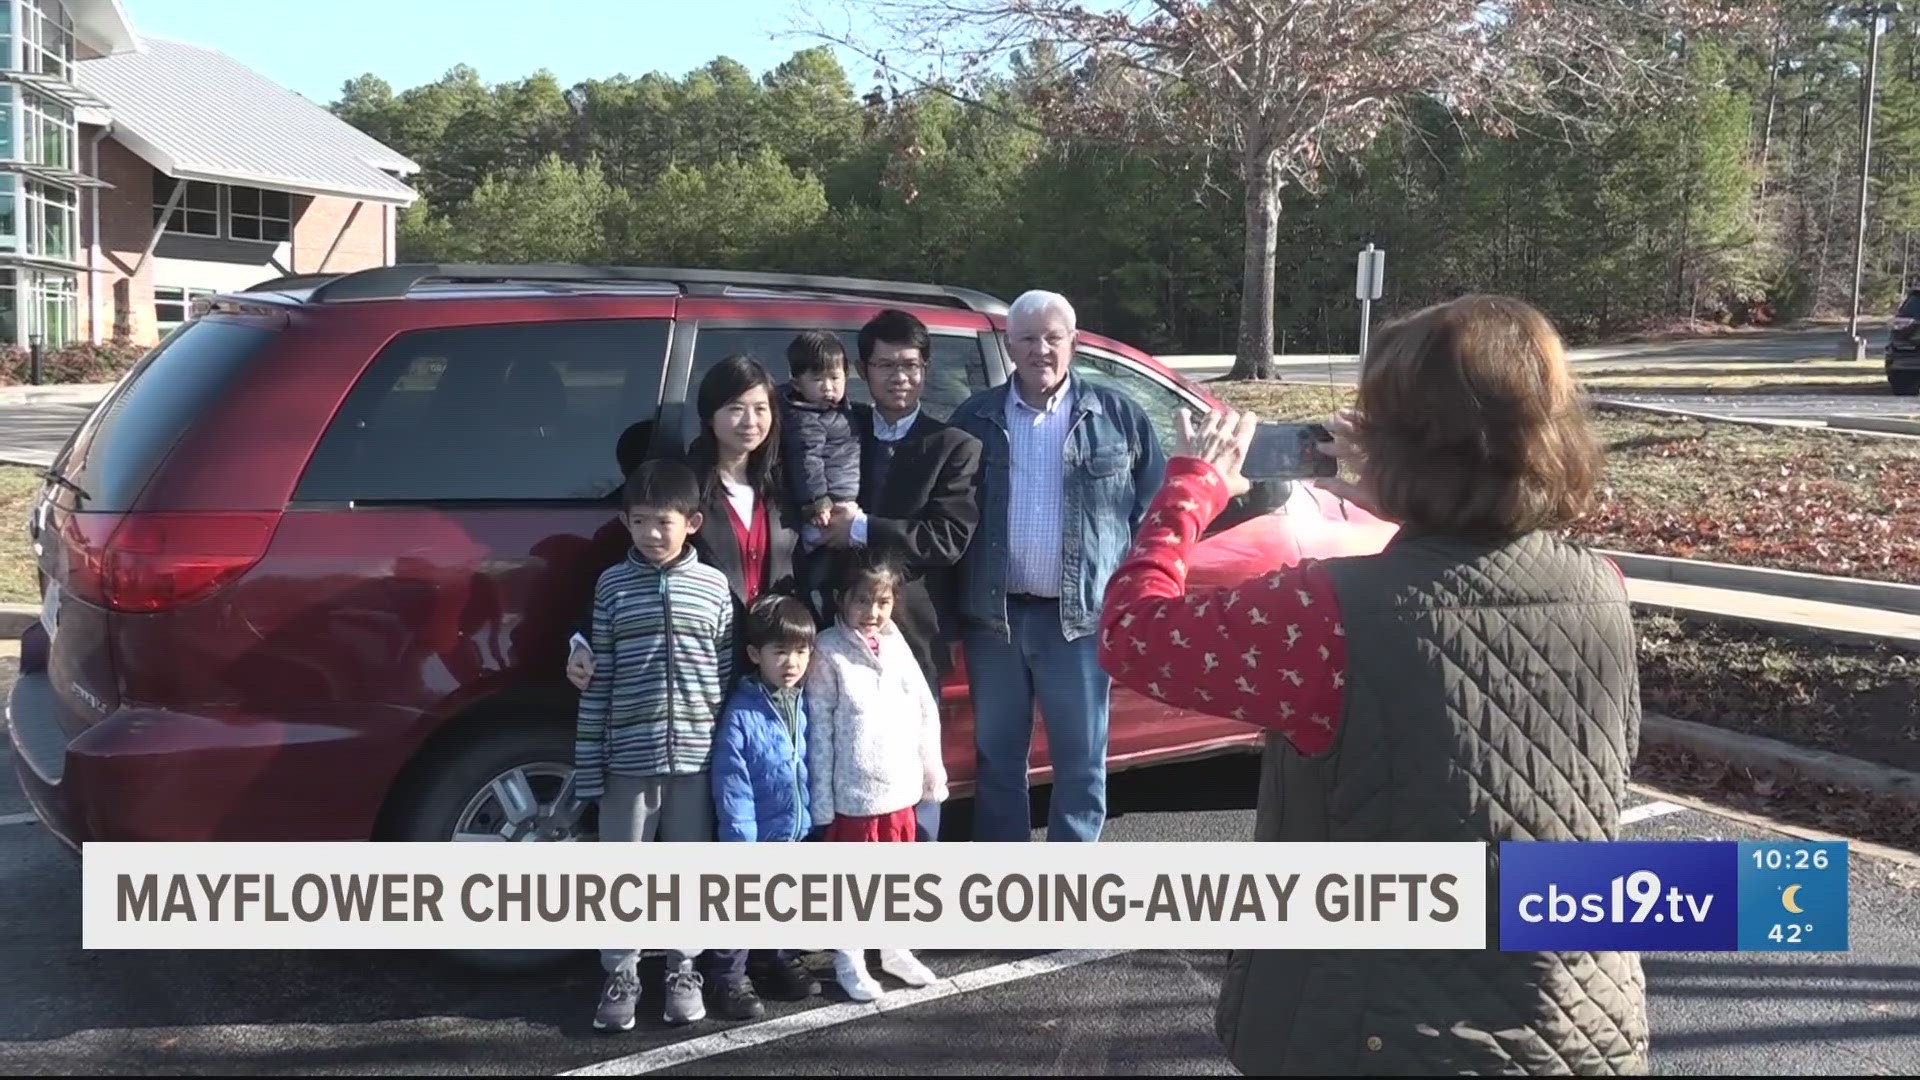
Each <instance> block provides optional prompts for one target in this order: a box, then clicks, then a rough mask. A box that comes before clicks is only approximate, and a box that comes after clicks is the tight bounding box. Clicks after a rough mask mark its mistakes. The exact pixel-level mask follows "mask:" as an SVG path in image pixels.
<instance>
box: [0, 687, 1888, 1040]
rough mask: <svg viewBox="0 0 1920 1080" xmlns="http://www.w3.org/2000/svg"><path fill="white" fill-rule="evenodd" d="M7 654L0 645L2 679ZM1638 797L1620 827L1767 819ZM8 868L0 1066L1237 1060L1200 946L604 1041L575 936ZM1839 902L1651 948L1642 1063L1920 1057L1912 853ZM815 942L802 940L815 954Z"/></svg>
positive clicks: (1164, 808)
mask: <svg viewBox="0 0 1920 1080" xmlns="http://www.w3.org/2000/svg"><path fill="white" fill-rule="evenodd" d="M12 673H13V661H12V660H10V659H7V658H4V657H0V693H4V689H5V686H6V684H7V683H9V682H10V681H11V677H12ZM0 752H3V751H0ZM3 764H5V766H6V770H5V772H4V776H5V778H6V779H5V780H4V782H0V822H17V818H18V816H19V815H20V814H21V813H22V812H23V811H24V810H25V806H24V803H23V801H22V799H21V797H20V795H19V792H18V791H17V790H16V789H15V787H14V785H13V782H12V763H11V761H6V762H4V763H3ZM1251 764H1252V763H1251V762H1250V761H1247V760H1233V761H1222V762H1210V763H1206V762H1203V763H1196V764H1192V765H1182V766H1171V767H1163V768H1159V769H1153V770H1147V771H1144V772H1140V773H1134V774H1126V775H1123V776H1118V777H1116V778H1115V779H1114V785H1113V792H1112V803H1113V807H1114V810H1115V811H1116V816H1115V817H1114V819H1113V821H1112V824H1111V825H1110V827H1109V831H1108V834H1107V835H1108V838H1109V839H1110V840H1111V841H1115V842H1125V841H1139V840H1237V839H1244V838H1245V837H1246V836H1248V835H1249V834H1250V830H1251V819H1252V811H1251V808H1252V799H1253V795H1252V793H1253V790H1254V787H1253V783H1252V778H1253V773H1252V770H1251ZM1638 802H1639V803H1641V804H1645V805H1644V807H1643V809H1640V810H1637V811H1635V814H1636V816H1638V817H1639V820H1637V821H1636V823H1635V824H1634V825H1633V826H1632V827H1631V828H1630V830H1629V831H1630V833H1631V834H1632V835H1633V836H1636V837H1642V838H1648V839H1654V838H1666V839H1682V838H1695V837H1697V838H1712V839H1744V838H1763V837H1769V836H1770V835H1771V834H1770V833H1769V832H1768V830H1767V829H1765V828H1763V827H1759V826H1755V825H1751V824H1747V823H1744V822H1741V821H1736V820H1733V819H1730V818H1725V817H1719V816H1716V815H1713V814H1708V813H1702V812H1700V811H1697V810H1692V809H1684V808H1679V807H1675V806H1673V805H1672V804H1665V803H1654V802H1652V801H1650V800H1648V799H1646V798H1644V797H1640V798H1639V799H1638ZM953 812H955V813H957V814H964V812H965V804H964V803H962V804H958V805H956V806H955V807H954V808H953ZM1041 820H1044V819H1041ZM0 883H4V888H0V931H3V932H4V933H5V935H6V940H7V947H6V948H5V949H4V950H0V985H4V986H5V987H6V988H7V991H6V993H4V994H0V1072H5V1073H9V1074H51V1073H61V1074H79V1073H88V1072H99V1073H107V1074H182V1073H206V1074H231V1073H242V1072H246V1073H260V1074H284V1073H305V1074H322V1073H420V1074H436V1075H440V1074H493V1073H544V1074H555V1073H565V1072H570V1071H584V1072H587V1073H590V1074H601V1075H615V1074H631V1073H635V1072H663V1073H686V1074H696V1073H697V1074H714V1073H721V1074H746V1073H758V1072H766V1073H771V1074H775V1075H802V1074H805V1075H842V1074H900V1073H932V1072H939V1073H965V1074H984V1073H1047V1074H1055V1073H1064V1074H1089V1073H1109V1074H1163V1073H1197V1074H1202V1075H1211V1074H1218V1073H1223V1072H1231V1069H1230V1068H1229V1067H1228V1065H1227V1063H1226V1062H1225V1061H1224V1059H1223V1058H1222V1057H1221V1056H1220V1054H1219V1052H1218V1050H1217V1048H1216V1046H1215V1044H1214V1041H1213V1036H1212V1016H1213V1014H1212V1007H1213V1000H1214V996H1215V993H1216V992H1217V990H1218V986H1219V978H1220V973H1221V969H1222V965H1223V962H1224V957H1223V956H1222V955H1220V954H1217V953H1204V952H1175V951H1151V950H1139V951H1130V952H1120V953H1114V954H1100V955H1086V954H1059V953H1054V954H1008V953H928V954H924V955H923V959H925V960H926V961H927V962H928V964H929V965H930V966H931V967H933V968H934V970H935V971H936V972H937V973H938V974H940V975H941V976H943V980H944V981H943V982H942V983H941V984H936V985H935V986H934V987H930V988H927V989H925V990H918V991H908V990H905V989H903V988H901V987H899V984H897V983H891V981H890V980H888V981H889V983H890V985H891V986H893V988H894V989H893V993H892V994H890V995H889V997H888V998H887V999H883V1002H882V1003H881V1006H880V1007H875V1006H855V1005H852V1004H849V1003H846V1002H845V1000H844V998H842V997H841V996H840V994H839V991H838V990H837V989H834V988H832V987H831V985H830V982H829V988H828V990H827V991H826V993H825V995H824V996H823V997H821V998H816V999H814V1001H812V1002H810V1003H807V1004H804V1005H783V1004H776V1003H772V1002H769V1004H768V1012H767V1017H766V1018H765V1019H763V1020H761V1021H758V1022H756V1023H752V1024H728V1023H724V1022H720V1021H713V1020H709V1021H707V1022H705V1023H702V1024H698V1025H694V1026H693V1027H691V1028H687V1029H669V1028H667V1027H666V1026H665V1025H664V1024H662V1023H660V1022H659V1020H658V1019H657V1017H658V1013H657V1010H656V1011H652V1012H651V1014H649V1012H645V1011H643V1013H642V1016H641V1022H640V1024H639V1026H638V1027H637V1028H636V1030H634V1031H633V1032H630V1033H627V1034H624V1035H614V1036H607V1035H600V1034H597V1033H595V1032H594V1031H593V1030H592V1029H591V1019H592V1013H593V1006H594V998H595V994H596V993H597V992H598V990H599V985H600V976H599V971H598V967H597V964H596V962H595V961H594V959H593V958H592V957H591V956H584V955H583V956H581V957H580V958H579V959H578V962H577V963H570V964H568V965H567V966H565V967H562V968H560V969H558V970H555V971H550V972H546V973H543V974H539V975H533V976H521V977H481V976H476V975H473V974H471V973H469V972H467V971H465V970H463V969H460V968H456V967H453V966H451V965H450V964H449V963H448V962H446V961H444V960H442V959H441V958H440V957H438V956H435V955H428V954H412V953H344V952H325V953H265V952H181V951H165V950H156V951H140V952H122V953H105V952H89V951H87V950H85V949H83V948H82V947H81V940H80V913H79V908H78V895H79V888H80V873H79V866H78V864H77V863H76V862H75V861H74V860H73V859H72V858H71V857H70V856H69V855H67V854H66V853H65V852H64V850H63V849H62V848H61V847H60V845H59V844H57V843H56V842H55V841H54V840H53V839H52V838H51V837H49V836H48V835H47V834H46V833H45V832H43V831H42V830H41V829H40V828H39V827H38V826H37V825H34V824H31V823H12V824H0ZM1851 903H1852V925H1851V942H1850V944H1851V951H1850V952H1848V953H1845V954H1785V953H1781V954H1745V955H1741V954H1694V953H1674V954H1650V955H1648V956H1647V957H1646V959H1645V963H1646V967H1647V972H1648V980H1649V983H1650V985H1651V988H1652V994H1653V1005H1652V1008H1653V1022H1654V1032H1655V1035H1654V1054H1655V1068H1656V1071H1658V1072H1660V1073H1663V1074H1670V1075H1671V1074H1692V1075H1702V1074H1723V1073H1734V1072H1741V1071H1749V1070H1750V1071H1753V1072H1757V1073H1760V1074H1763V1075H1766V1074H1782V1073H1790V1072H1800V1073H1807V1074H1816V1075H1860V1074H1882V1073H1886V1074H1896V1073H1897V1074H1908V1073H1911V1072H1913V1071H1914V1070H1916V1069H1920V867H1915V866H1911V865H1903V864H1899V863H1894V862H1883V861H1878V860H1874V859H1869V858H1864V857H1861V856H1860V855H1858V854H1857V853H1856V855H1855V857H1854V859H1853V862H1852V894H1851ZM826 962H827V961H826V957H824V956H818V957H815V963H816V965H817V966H819V967H821V968H822V969H823V974H824V965H825V964H826ZM882 978H883V980H884V979H885V978H886V977H884V976H882Z"/></svg>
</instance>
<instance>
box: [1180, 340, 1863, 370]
mask: <svg viewBox="0 0 1920 1080" xmlns="http://www.w3.org/2000/svg"><path fill="white" fill-rule="evenodd" d="M1865 333H1866V338H1867V355H1868V356H1870V357H1876V358H1877V357H1879V356H1880V355H1882V353H1883V352H1884V350H1885V349H1886V344H1887V331H1886V328H1885V327H1884V326H1867V327H1866V328H1865ZM1839 339H1840V331H1839V330H1829V329H1816V330H1771V331H1755V332H1753V333H1746V334H1730V335H1727V336H1725V337H1715V338H1695V339H1691V340H1687V341H1674V342H1666V343H1662V344H1625V345H1596V346H1589V347H1583V348H1578V349H1569V350H1568V351H1567V358H1568V359H1569V360H1570V361H1572V363H1573V366H1574V367H1576V368H1587V367H1602V366H1617V365H1622V364H1660V365H1665V364H1672V365H1675V366H1685V365H1689V364H1692V365H1700V364H1713V363H1732V362H1739V363H1778V364H1790V363H1793V362H1795V361H1799V360H1805V359H1807V358H1809V357H1818V358H1821V359H1826V358H1829V357H1832V356H1833V355H1834V353H1835V345H1836V343H1837V342H1838V341H1839ZM1165 359H1167V361H1168V362H1169V363H1170V364H1172V365H1173V366H1175V367H1177V368H1179V369H1180V370H1181V371H1182V372H1184V373H1185V374H1187V375H1188V376H1190V377H1196V378H1217V377H1218V376H1221V375H1225V374H1226V373H1227V372H1228V370H1230V369H1231V368H1232V367H1233V357H1231V356H1177V357H1167V358H1165ZM1278 363H1279V365H1280V368H1281V370H1282V371H1283V372H1285V373H1286V375H1287V377H1289V378H1310V377H1313V376H1316V375H1317V376H1320V377H1323V378H1324V377H1326V376H1327V374H1328V372H1329V371H1331V372H1332V377H1333V379H1334V380H1335V381H1337V382H1351V381H1352V380H1353V378H1354V375H1355V372H1356V371H1357V369H1358V365H1357V364H1356V363H1355V361H1354V358H1353V356H1352V355H1351V354H1347V355H1345V356H1338V355H1335V356H1287V357H1285V358H1283V359H1281V360H1280V361H1278Z"/></svg>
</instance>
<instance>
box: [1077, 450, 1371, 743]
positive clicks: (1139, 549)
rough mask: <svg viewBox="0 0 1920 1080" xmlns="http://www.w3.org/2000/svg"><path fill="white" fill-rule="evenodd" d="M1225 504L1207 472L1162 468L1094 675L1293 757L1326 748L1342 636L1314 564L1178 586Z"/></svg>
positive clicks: (1323, 577)
mask: <svg viewBox="0 0 1920 1080" xmlns="http://www.w3.org/2000/svg"><path fill="white" fill-rule="evenodd" d="M1227 501H1228V495H1227V488H1226V483H1225V481H1223V480H1222V479H1221V478H1220V473H1219V472H1218V471H1217V470H1216V469H1214V467H1213V466H1211V465H1209V464H1207V463H1205V462H1203V461H1199V460H1197V459H1194V458H1175V459H1173V460H1171V461H1169V462H1168V463H1167V472H1166V481H1165V483H1164V484H1163V485H1162V486H1161V488H1160V491H1159V493H1158V494H1157V495H1156V496H1155V497H1154V501H1153V505H1152V507H1151V508H1149V510H1148V512H1147V516H1146V520H1145V521H1144V522H1142V524H1141V526H1140V533H1139V535H1138V537H1137V538H1136V539H1135V541H1134V545H1133V550H1132V551H1131V552H1130V553H1129V554H1128V555H1127V558H1126V560H1125V561H1123V562H1122V563H1121V564H1120V566H1119V568H1118V569H1117V570H1115V571H1114V574H1113V579H1112V582H1111V584H1109V585H1108V586H1107V596H1106V602H1105V604H1104V605H1103V606H1102V609H1101V614H1100V666H1101V667H1102V668H1104V669H1105V670H1106V672H1107V673H1108V674H1109V675H1111V676H1112V677H1113V679H1114V681H1115V682H1118V683H1120V684H1121V685H1123V686H1126V687H1129V688H1130V689H1133V690H1135V691H1138V692H1139V693H1142V694H1145V695H1147V696H1148V697H1151V698H1153V699H1154V700H1156V701H1162V702H1165V703H1166V704H1168V705H1173V706H1176V707H1178V708H1183V709H1192V710H1195V711H1197V712H1204V713H1209V714H1212V715H1214V716H1221V717H1228V718H1231V719H1234V720H1240V721H1244V722H1246V723H1249V724H1257V725H1259V726H1260V727H1264V728H1268V729H1270V730H1273V731H1275V732H1278V733H1279V734H1280V735H1281V736H1282V737H1284V738H1285V739H1286V740H1287V741H1288V742H1290V743H1292V744H1293V745H1294V747H1295V748H1296V749H1298V750H1299V751H1300V752H1301V753H1303V754H1309V755H1311V754H1316V753H1319V752H1320V751H1323V750H1325V749H1327V748H1328V747H1329V746H1331V745H1332V744H1333V736H1334V729H1335V727H1336V726H1337V725H1338V724H1339V722H1340V715H1341V701H1342V698H1343V697H1344V695H1345V691H1344V687H1345V685H1346V664H1347V649H1346V644H1347V642H1346V631H1345V629H1344V628H1343V627H1342V626H1341V624H1340V612H1339V607H1338V603H1337V600H1336V598H1335V595H1334V591H1333V583H1332V581H1331V580H1329V578H1328V576H1327V573H1326V570H1325V569H1324V568H1323V567H1322V566H1321V565H1320V564H1319V563H1318V562H1317V561H1316V560H1311V559H1309V560H1306V561H1303V562H1302V563H1301V564H1300V565H1298V566H1295V567H1291V568H1289V569H1285V570H1277V571H1274V572H1273V573H1270V574H1264V575H1261V576H1259V577H1254V578H1249V579H1248V580H1247V581H1245V582H1243V583H1241V584H1240V585H1238V586H1222V587H1214V588H1205V587H1202V588H1195V589H1192V590H1189V589H1188V588H1187V558H1188V556H1189V555H1190V554H1191V553H1192V551H1193V546H1194V544H1195V543H1196V542H1197V541H1198V540H1199V537H1200V534H1201V533H1202V532H1203V531H1204V530H1205V528H1206V526H1207V525H1208V523H1210V522H1212V521H1213V519H1214V518H1215V517H1217V516H1219V513H1220V511H1221V510H1222V509H1223V508H1224V507H1225V506H1226V504H1227Z"/></svg>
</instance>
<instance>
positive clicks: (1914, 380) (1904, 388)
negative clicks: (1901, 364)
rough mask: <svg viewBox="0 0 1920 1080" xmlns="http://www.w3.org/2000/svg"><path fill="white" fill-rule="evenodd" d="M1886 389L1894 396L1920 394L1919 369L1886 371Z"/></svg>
mask: <svg viewBox="0 0 1920 1080" xmlns="http://www.w3.org/2000/svg"><path fill="white" fill-rule="evenodd" d="M1887 389H1889V390H1892V391H1893V393H1894V396H1895V397H1913V396H1914V395H1916V394H1920V371H1889V372H1887Z"/></svg>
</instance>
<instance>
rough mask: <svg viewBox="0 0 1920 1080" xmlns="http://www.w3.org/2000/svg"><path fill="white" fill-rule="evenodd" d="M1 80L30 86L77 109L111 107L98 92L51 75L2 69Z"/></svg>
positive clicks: (0, 72)
mask: <svg viewBox="0 0 1920 1080" xmlns="http://www.w3.org/2000/svg"><path fill="white" fill-rule="evenodd" d="M0 82H3V83H17V84H19V85H21V86H26V87H30V88H32V89H33V90H34V91H35V92H37V93H40V94H42V95H44V96H46V97H50V98H52V99H53V100H55V101H58V102H60V103H61V104H62V105H67V106H71V107H72V108H73V109H75V110H82V109H107V108H109V106H108V104H107V102H106V99H105V98H102V97H100V96H99V95H98V94H95V93H92V92H91V91H87V90H83V89H81V88H80V87H78V86H75V85H74V84H73V83H70V82H66V81H64V80H61V79H56V78H54V77H53V76H51V75H36V74H34V73H32V72H28V71H0Z"/></svg>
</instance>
